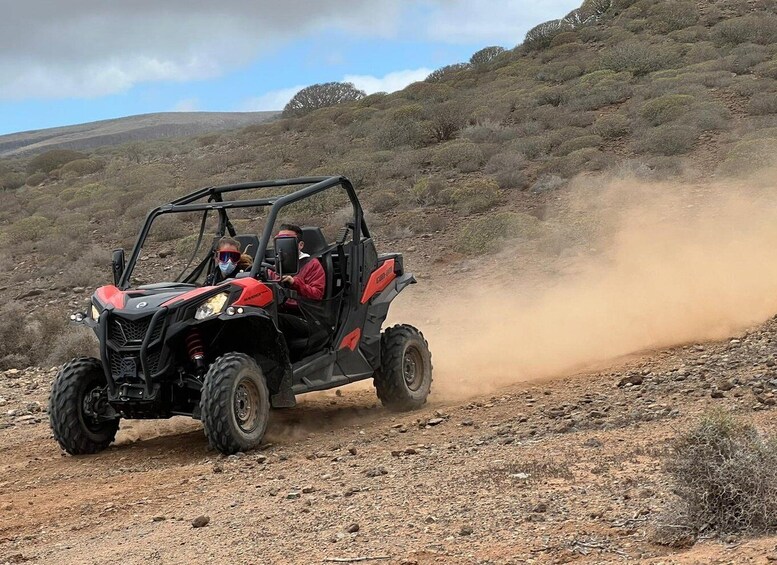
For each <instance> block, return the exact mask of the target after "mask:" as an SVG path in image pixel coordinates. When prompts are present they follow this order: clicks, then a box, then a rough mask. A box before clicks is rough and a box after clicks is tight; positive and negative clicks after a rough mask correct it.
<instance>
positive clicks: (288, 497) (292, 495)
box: [286, 491, 300, 500]
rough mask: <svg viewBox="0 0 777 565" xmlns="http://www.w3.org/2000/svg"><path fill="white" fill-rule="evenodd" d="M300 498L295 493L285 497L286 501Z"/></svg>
mask: <svg viewBox="0 0 777 565" xmlns="http://www.w3.org/2000/svg"><path fill="white" fill-rule="evenodd" d="M299 497H300V494H299V493H298V492H296V491H292V492H290V493H288V494H287V495H286V498H287V499H288V500H296V499H298V498H299Z"/></svg>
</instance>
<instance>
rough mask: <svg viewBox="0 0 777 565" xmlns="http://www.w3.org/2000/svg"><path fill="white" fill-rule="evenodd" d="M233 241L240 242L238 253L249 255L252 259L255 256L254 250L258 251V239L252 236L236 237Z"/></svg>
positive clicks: (242, 235)
mask: <svg viewBox="0 0 777 565" xmlns="http://www.w3.org/2000/svg"><path fill="white" fill-rule="evenodd" d="M235 239H236V240H237V241H238V242H240V251H241V253H245V254H246V255H250V256H251V258H252V259H253V258H254V256H256V250H257V249H259V238H258V237H257V236H255V235H253V234H241V235H236V236H235Z"/></svg>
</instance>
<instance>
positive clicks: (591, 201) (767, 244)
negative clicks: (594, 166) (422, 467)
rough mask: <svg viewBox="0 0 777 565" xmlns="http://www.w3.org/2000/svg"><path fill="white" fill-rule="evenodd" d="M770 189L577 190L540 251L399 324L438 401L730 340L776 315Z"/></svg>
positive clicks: (424, 304)
mask: <svg viewBox="0 0 777 565" xmlns="http://www.w3.org/2000/svg"><path fill="white" fill-rule="evenodd" d="M772 178H774V176H773V175H764V176H761V177H759V178H753V179H750V180H748V181H747V182H744V181H738V182H734V181H730V182H723V181H720V182H717V183H712V184H707V185H705V186H689V185H684V184H679V183H674V184H673V183H668V182H665V183H651V184H646V183H643V182H639V181H637V180H633V179H614V180H609V181H602V180H596V179H593V180H592V179H579V180H578V181H577V186H573V187H570V189H569V190H568V191H566V192H565V193H564V194H563V195H561V196H559V198H558V199H557V200H556V201H554V202H553V203H552V204H551V205H549V206H548V207H547V209H546V211H545V213H544V217H543V218H542V220H543V222H542V225H543V230H542V231H543V234H542V235H541V236H540V237H539V239H537V240H534V241H533V242H530V243H523V244H517V246H516V247H515V248H511V249H510V250H509V252H504V253H502V254H501V255H499V256H498V257H497V259H496V260H493V263H491V262H489V263H484V264H483V265H481V266H479V267H477V268H475V269H473V271H474V272H468V273H461V274H460V275H456V274H453V275H450V276H449V277H448V278H449V279H450V280H451V281H452V286H450V287H446V288H441V289H440V288H438V289H428V290H426V291H422V293H415V292H414V290H415V289H414V290H413V291H411V292H410V293H408V294H410V295H411V296H412V295H414V294H415V295H416V296H417V297H418V298H417V299H413V298H409V299H408V300H407V301H406V302H400V304H398V306H399V308H398V309H397V310H398V311H397V313H396V315H394V316H392V318H395V319H396V321H401V320H405V321H408V322H410V323H417V324H418V326H419V327H420V328H422V329H423V331H424V334H425V335H426V337H427V338H428V340H429V342H430V347H431V349H432V352H433V361H434V370H435V383H434V386H433V390H434V395H435V396H436V397H437V399H442V400H449V399H450V400H453V399H461V398H465V397H467V396H470V395H473V394H482V393H484V392H485V393H489V392H491V391H494V390H496V389H498V388H499V387H502V386H504V385H507V384H510V383H514V382H517V381H521V380H528V379H541V378H550V377H554V376H558V375H562V374H568V373H570V372H574V371H578V370H584V369H585V368H588V367H591V366H594V365H595V366H601V365H602V364H605V363H606V362H607V361H610V360H615V359H617V358H619V357H622V356H625V355H628V354H632V353H637V352H641V351H645V350H649V349H654V348H660V347H666V346H672V345H677V344H684V343H690V342H699V341H705V340H715V339H722V338H725V337H727V336H730V335H733V334H735V333H737V332H740V331H742V330H743V329H745V328H747V327H749V326H752V325H754V324H757V323H760V322H762V321H764V320H766V319H768V318H769V317H771V316H773V315H774V314H777V191H775V190H774V189H773V188H772V186H771V183H770V181H771V179H772ZM591 182H594V183H597V186H587V185H586V183H591ZM457 280H458V281H459V282H458V283H457V282H455V281H457ZM422 282H423V281H422ZM421 286H422V285H419V287H418V290H421V288H420V287H421Z"/></svg>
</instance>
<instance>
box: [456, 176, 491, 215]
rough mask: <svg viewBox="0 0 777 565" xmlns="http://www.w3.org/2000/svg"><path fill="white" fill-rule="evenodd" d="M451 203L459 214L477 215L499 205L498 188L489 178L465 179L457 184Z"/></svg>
mask: <svg viewBox="0 0 777 565" xmlns="http://www.w3.org/2000/svg"><path fill="white" fill-rule="evenodd" d="M451 201H452V202H453V204H454V205H455V206H456V210H457V211H458V212H459V213H461V214H465V215H466V214H477V213H480V212H485V211H486V210H490V209H491V208H493V207H494V206H496V205H497V204H498V203H499V186H498V185H497V183H496V181H495V180H493V179H490V178H475V179H466V180H463V181H461V182H459V183H457V184H456V185H455V186H454V188H453V192H452V193H451Z"/></svg>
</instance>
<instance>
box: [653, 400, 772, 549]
mask: <svg viewBox="0 0 777 565" xmlns="http://www.w3.org/2000/svg"><path fill="white" fill-rule="evenodd" d="M664 464H665V469H666V471H667V472H668V473H669V475H670V477H671V478H672V481H673V483H674V486H675V489H674V490H675V493H676V494H677V495H678V496H679V498H680V500H681V501H682V503H683V506H684V508H685V514H686V516H687V517H688V519H689V520H690V524H689V525H690V526H691V527H693V528H694V529H695V530H696V531H698V530H700V529H702V528H705V529H710V530H712V531H714V532H717V533H719V534H724V533H733V532H746V533H751V534H760V533H765V532H770V531H774V529H775V527H777V441H775V439H774V438H771V437H768V438H766V437H763V436H761V435H760V434H759V433H758V431H757V430H756V429H755V428H754V427H753V426H752V425H750V424H744V423H739V422H736V421H735V420H734V419H733V418H732V417H731V416H729V415H727V414H725V413H723V412H712V413H709V414H707V415H705V416H704V417H702V418H701V420H700V421H699V422H698V423H697V424H696V425H695V426H694V427H693V428H691V429H690V430H689V431H686V432H685V433H682V434H681V435H680V436H679V437H677V438H676V440H675V442H674V445H673V446H672V452H671V454H670V455H669V456H668V457H666V459H665V462H664Z"/></svg>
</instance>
